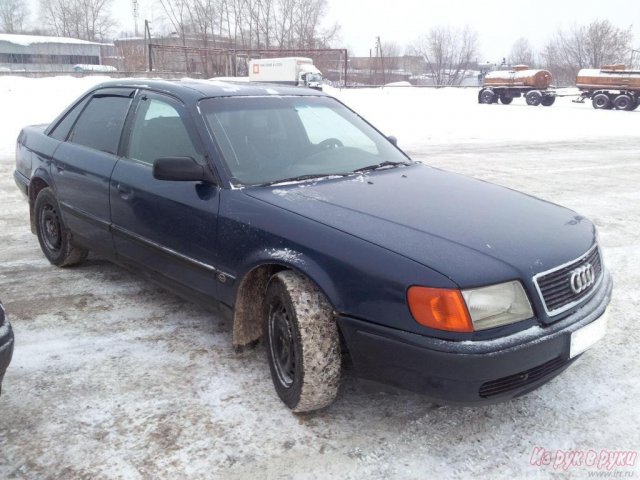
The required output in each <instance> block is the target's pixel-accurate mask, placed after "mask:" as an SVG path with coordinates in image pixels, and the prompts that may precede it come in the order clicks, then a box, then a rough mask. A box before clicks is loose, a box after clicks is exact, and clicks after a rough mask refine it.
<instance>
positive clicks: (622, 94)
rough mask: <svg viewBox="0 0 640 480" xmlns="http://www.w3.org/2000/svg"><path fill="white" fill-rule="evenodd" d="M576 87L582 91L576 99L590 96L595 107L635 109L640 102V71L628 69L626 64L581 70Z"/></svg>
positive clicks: (582, 100)
mask: <svg viewBox="0 0 640 480" xmlns="http://www.w3.org/2000/svg"><path fill="white" fill-rule="evenodd" d="M576 87H578V89H580V91H581V92H582V93H581V95H580V98H579V99H578V100H575V101H576V102H580V103H582V102H584V101H585V99H586V98H590V99H591V104H592V105H593V108H598V109H611V108H615V109H617V110H635V109H636V108H638V105H639V104H640V71H638V70H626V69H625V66H624V65H605V66H603V67H602V68H601V69H600V70H597V69H583V70H580V71H579V72H578V75H577V77H576Z"/></svg>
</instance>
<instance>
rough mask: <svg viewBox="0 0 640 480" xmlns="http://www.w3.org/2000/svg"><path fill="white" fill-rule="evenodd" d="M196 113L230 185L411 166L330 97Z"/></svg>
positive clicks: (222, 101) (207, 105)
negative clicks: (219, 153) (202, 119)
mask: <svg viewBox="0 0 640 480" xmlns="http://www.w3.org/2000/svg"><path fill="white" fill-rule="evenodd" d="M200 107H201V111H202V112H203V114H204V117H205V119H206V121H207V124H208V126H209V128H210V129H211V132H212V133H213V135H214V137H215V139H216V142H217V143H218V146H219V147H220V149H221V151H222V154H223V156H224V161H225V163H226V165H227V168H228V169H229V172H230V174H231V176H232V180H233V181H234V183H240V184H244V185H263V184H273V183H277V182H282V181H292V180H303V179H307V178H314V177H321V176H330V175H346V174H349V173H351V172H354V171H362V170H368V169H375V168H377V167H383V166H385V167H386V166H394V165H396V164H405V163H408V162H409V160H408V158H407V157H406V156H404V155H403V154H402V153H401V152H400V151H399V150H398V149H397V148H395V147H394V146H393V145H392V144H391V142H389V140H387V139H386V138H385V137H384V136H383V135H381V134H380V133H379V132H377V131H376V130H375V129H374V128H372V127H371V126H370V125H369V124H367V123H366V122H365V121H364V120H362V119H361V118H360V117H359V116H358V115H356V114H355V113H353V112H352V111H351V110H349V109H348V108H346V107H345V106H343V105H342V104H341V103H340V102H338V101H336V100H334V99H332V98H329V97H311V96H307V97H305V96H299V97H298V96H291V97H287V96H269V97H221V98H209V99H206V100H203V101H202V102H201V104H200Z"/></svg>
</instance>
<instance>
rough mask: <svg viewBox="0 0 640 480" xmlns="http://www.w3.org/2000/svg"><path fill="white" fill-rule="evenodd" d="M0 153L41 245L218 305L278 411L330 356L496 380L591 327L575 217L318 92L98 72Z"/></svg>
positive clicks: (603, 282)
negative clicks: (258, 349)
mask: <svg viewBox="0 0 640 480" xmlns="http://www.w3.org/2000/svg"><path fill="white" fill-rule="evenodd" d="M16 152H17V158H16V171H15V180H16V183H17V184H18V186H19V187H20V189H21V190H22V192H24V194H25V195H26V197H27V199H28V201H29V206H30V221H31V228H32V231H33V232H34V233H35V234H36V235H37V238H38V241H39V243H40V246H41V248H42V251H43V253H44V256H45V257H46V258H47V259H48V260H49V262H51V263H52V264H54V265H58V266H60V267H69V266H72V265H76V264H79V263H81V262H82V260H83V259H85V258H86V256H87V253H88V252H89V251H90V250H92V251H95V252H97V253H99V254H100V255H102V256H105V257H107V258H109V259H111V260H113V261H114V262H116V263H119V264H122V265H124V266H126V267H129V268H133V269H135V270H137V271H139V272H140V273H141V274H142V275H145V276H147V277H149V278H150V279H153V280H154V281H160V282H162V283H163V284H164V285H166V286H167V287H168V288H170V289H171V290H173V291H175V292H177V293H179V294H180V295H182V296H184V297H186V298H189V299H194V300H196V301H199V302H202V303H205V304H216V305H220V306H222V308H224V309H226V310H228V311H229V312H230V313H232V315H233V344H234V346H236V347H242V346H247V345H253V344H255V343H256V342H257V341H259V340H261V339H262V340H263V341H264V343H265V346H266V352H267V363H268V365H269V368H270V371H271V376H272V379H273V383H274V386H275V390H276V392H277V394H278V395H279V397H280V398H281V399H282V401H283V402H284V403H285V404H286V405H287V406H288V407H289V408H291V409H292V410H294V411H296V412H303V411H310V410H315V409H319V408H322V407H325V406H327V405H328V404H330V403H331V402H332V401H333V399H334V397H335V395H336V392H337V389H338V385H339V380H340V375H341V369H342V359H343V358H346V357H350V359H351V362H352V364H353V366H354V369H355V372H356V373H357V374H358V375H360V376H362V377H365V378H368V379H373V380H377V381H381V382H387V383H390V384H393V385H397V386H400V387H404V388H407V389H411V390H414V391H417V392H421V393H423V394H425V395H428V396H430V397H431V398H433V399H435V400H436V401H438V402H443V403H447V402H448V403H463V404H481V403H487V402H495V401H499V400H506V399H510V398H513V397H516V396H518V395H522V394H524V393H527V392H529V391H531V390H533V389H535V388H537V387H539V386H540V385H542V384H543V383H545V382H547V381H548V380H550V379H551V378H552V377H554V376H555V375H557V374H558V373H560V372H561V371H562V370H563V369H565V368H566V367H567V366H569V365H570V364H571V363H572V362H573V361H574V360H576V358H578V357H579V356H580V355H581V354H582V353H583V352H584V351H585V350H586V349H588V348H589V347H590V346H592V345H593V344H594V343H596V342H597V341H598V340H599V339H600V338H602V336H603V335H604V333H605V330H606V316H605V309H606V308H607V304H608V303H609V300H610V297H611V291H612V281H611V276H610V274H609V273H608V271H607V269H606V268H605V265H604V263H603V261H602V253H601V249H600V246H599V244H598V240H597V238H598V237H597V234H596V229H595V227H594V225H593V224H592V223H591V222H590V221H589V220H588V219H586V218H585V217H583V216H581V215H579V214H578V213H576V212H573V211H571V210H569V209H566V208H563V207H561V206H558V205H555V204H552V203H549V202H546V201H543V200H540V199H537V198H534V197H531V196H529V195H524V194H521V193H518V192H515V191H513V190H510V189H507V188H504V187H500V186H498V185H492V184H490V183H487V182H482V181H478V180H475V179H473V178H469V177H465V176H462V175H457V174H453V173H449V172H446V171H443V170H439V169H436V168H432V167H430V166H428V165H424V164H422V163H417V162H414V161H412V160H411V159H410V158H409V157H408V156H407V155H406V154H405V153H404V152H403V151H402V150H400V149H399V148H398V146H397V145H396V142H395V139H393V138H391V137H386V136H384V135H383V134H381V133H380V132H379V131H378V130H376V129H375V128H374V127H373V126H372V125H370V124H369V123H368V122H367V121H365V120H364V119H363V118H362V117H360V116H359V115H358V114H356V113H355V112H353V111H352V110H350V109H349V108H348V107H346V106H345V105H343V104H342V103H340V102H339V101H338V100H336V99H334V98H332V97H330V96H328V95H326V94H323V93H321V92H318V91H314V90H307V89H301V88H292V87H277V86H273V85H268V86H266V85H265V86H262V85H257V84H250V83H243V84H234V83H224V82H215V81H212V82H196V81H186V80H185V81H175V82H168V81H147V80H132V81H112V82H108V83H105V84H102V85H99V86H97V87H95V88H93V89H92V90H90V91H89V92H87V93H86V94H84V95H83V96H82V97H81V98H79V99H78V100H77V101H76V102H74V103H73V104H72V105H70V106H69V108H67V109H66V110H65V111H64V112H63V113H62V114H61V115H60V116H59V117H58V118H57V119H56V120H54V121H53V122H52V123H51V124H50V125H48V126H31V127H25V128H24V129H23V130H22V132H21V133H20V136H19V137H18V144H17V150H16Z"/></svg>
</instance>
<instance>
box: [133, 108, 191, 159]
mask: <svg viewBox="0 0 640 480" xmlns="http://www.w3.org/2000/svg"><path fill="white" fill-rule="evenodd" d="M184 116H185V114H184V113H183V111H182V108H181V107H180V106H179V105H178V104H175V103H174V102H172V101H170V100H166V101H165V100H160V99H158V98H154V97H148V96H143V97H142V98H141V100H140V103H139V104H138V109H137V111H136V115H135V119H134V122H133V127H132V130H131V137H130V139H129V148H128V151H127V157H129V158H134V159H136V160H140V161H141V162H145V163H148V164H152V163H153V161H154V160H156V159H158V158H161V157H191V158H194V159H195V160H197V161H198V162H201V163H202V161H203V158H202V155H201V154H200V153H198V149H197V148H196V147H195V144H194V141H193V140H192V139H191V137H190V136H189V129H188V128H187V125H186V123H185V118H184Z"/></svg>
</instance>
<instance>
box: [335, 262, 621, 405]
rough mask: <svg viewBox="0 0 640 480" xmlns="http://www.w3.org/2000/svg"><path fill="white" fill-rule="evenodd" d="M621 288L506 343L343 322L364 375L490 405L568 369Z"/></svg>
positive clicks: (450, 399)
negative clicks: (581, 335) (578, 334)
mask: <svg viewBox="0 0 640 480" xmlns="http://www.w3.org/2000/svg"><path fill="white" fill-rule="evenodd" d="M612 288H613V282H612V280H611V276H610V274H609V272H607V271H605V272H604V277H603V281H602V284H601V285H600V288H599V290H598V292H596V293H595V295H594V296H593V297H592V298H591V299H590V300H589V301H588V302H587V303H586V304H585V305H583V306H582V307H581V308H580V309H579V310H577V311H576V312H575V313H573V314H572V315H570V316H568V317H566V318H564V319H562V320H560V321H558V322H556V323H554V324H551V325H548V326H544V327H543V326H536V327H533V328H530V329H527V330H524V331H522V332H518V333H515V334H513V335H509V336H506V337H503V338H499V339H495V340H486V341H466V342H455V341H447V340H440V339H435V338H432V337H425V336H422V335H417V334H414V333H410V332H405V331H401V330H396V329H392V328H388V327H384V326H381V325H377V324H373V323H370V322H365V321H361V320H357V319H354V318H351V317H344V316H341V317H338V325H339V326H340V330H341V332H342V334H343V336H344V338H345V341H346V344H347V347H348V349H349V353H350V356H351V359H352V361H353V364H354V367H355V369H356V373H357V374H358V375H359V376H361V377H363V378H367V379H370V380H374V381H379V382H383V383H387V384H391V385H395V386H398V387H401V388H405V389H407V390H412V391H415V392H418V393H422V394H424V395H427V396H429V397H431V398H432V399H434V400H435V401H437V402H439V403H451V404H484V403H495V402H497V401H502V400H507V399H510V398H514V397H517V396H519V395H523V394H525V393H528V392H530V391H532V390H534V389H536V388H538V387H539V386H541V385H542V384H544V383H546V382H548V381H549V380H551V379H552V378H553V377H555V376H556V375H558V374H559V373H561V372H562V371H563V370H564V369H565V368H567V367H568V366H569V365H570V364H571V363H572V362H573V361H574V360H575V359H576V358H577V357H574V358H573V359H570V358H569V348H570V343H571V333H572V332H574V331H576V330H578V329H579V328H582V327H584V326H585V325H587V324H589V323H591V322H593V321H594V320H596V319H597V318H599V317H600V316H602V314H603V313H604V311H605V310H606V308H607V305H608V304H609V301H610V299H611V291H612Z"/></svg>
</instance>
